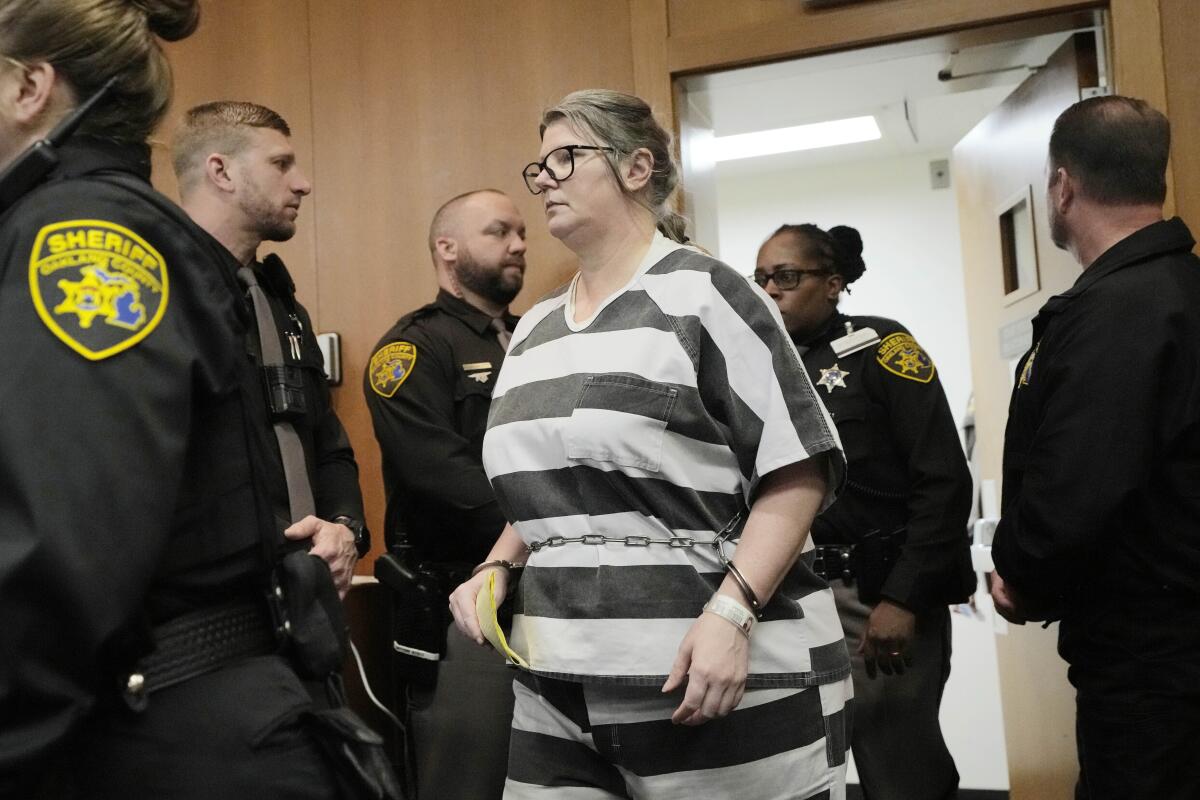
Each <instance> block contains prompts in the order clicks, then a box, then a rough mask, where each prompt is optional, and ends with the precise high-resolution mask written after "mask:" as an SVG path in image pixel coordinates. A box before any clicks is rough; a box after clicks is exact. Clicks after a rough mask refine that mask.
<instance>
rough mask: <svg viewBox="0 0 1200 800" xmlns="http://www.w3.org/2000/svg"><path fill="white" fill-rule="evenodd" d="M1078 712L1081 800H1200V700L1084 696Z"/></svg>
mask: <svg viewBox="0 0 1200 800" xmlns="http://www.w3.org/2000/svg"><path fill="white" fill-rule="evenodd" d="M1194 633H1195V632H1194V631H1193V632H1192V634H1191V635H1194ZM1075 706H1076V718H1075V738H1076V743H1077V744H1078V746H1079V784H1078V785H1077V786H1076V788H1075V797H1076V800H1110V798H1111V800H1117V798H1120V800H1143V799H1144V800H1196V798H1200V695H1194V696H1191V697H1178V696H1170V695H1163V694H1157V693H1150V692H1146V691H1144V690H1138V689H1133V688H1131V689H1128V690H1125V691H1122V692H1088V691H1085V690H1080V691H1079V692H1078V694H1077V695H1076V701H1075Z"/></svg>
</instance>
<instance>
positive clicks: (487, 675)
mask: <svg viewBox="0 0 1200 800" xmlns="http://www.w3.org/2000/svg"><path fill="white" fill-rule="evenodd" d="M450 627H451V628H453V624H452V625H451V626H450ZM512 682H513V669H512V668H510V667H507V666H505V663H504V657H503V656H501V655H499V654H498V653H496V651H495V650H492V649H491V648H483V647H480V646H479V645H477V644H475V643H474V642H472V641H470V640H469V639H467V638H466V637H464V636H463V635H462V634H460V633H459V632H458V631H457V630H449V631H447V633H446V655H445V656H443V658H442V661H441V662H440V663H439V664H438V671H437V684H436V686H435V687H434V688H433V689H431V690H428V691H424V690H410V691H411V699H410V705H409V726H410V730H411V731H412V736H413V744H414V750H415V758H416V773H417V781H416V785H417V800H466V798H470V800H492V798H495V799H496V800H499V798H500V796H501V794H502V793H503V792H504V776H505V775H506V774H507V773H508V739H509V735H510V731H511V728H512V715H513V689H512Z"/></svg>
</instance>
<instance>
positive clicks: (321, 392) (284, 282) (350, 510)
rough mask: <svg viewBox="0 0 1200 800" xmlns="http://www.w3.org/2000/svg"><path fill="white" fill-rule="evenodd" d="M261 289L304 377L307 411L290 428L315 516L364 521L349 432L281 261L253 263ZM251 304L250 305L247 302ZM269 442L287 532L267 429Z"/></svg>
mask: <svg viewBox="0 0 1200 800" xmlns="http://www.w3.org/2000/svg"><path fill="white" fill-rule="evenodd" d="M253 266H254V270H255V273H256V274H257V275H258V281H259V285H260V286H261V287H262V289H263V293H264V294H265V295H266V296H267V300H268V301H270V304H271V315H272V316H273V317H274V319H275V325H276V328H277V329H278V333H279V342H280V347H281V349H282V351H283V363H284V364H285V365H286V366H289V367H298V368H299V369H300V370H301V372H302V373H303V375H304V398H305V405H306V407H307V410H306V412H305V414H304V416H303V417H302V418H299V419H293V420H292V425H293V427H294V428H295V429H296V434H297V435H298V436H299V437H300V442H301V444H302V445H303V447H304V457H305V462H306V464H307V466H308V475H309V481H310V483H311V485H312V490H313V500H314V501H315V504H316V509H317V516H318V517H320V518H321V519H325V520H329V519H333V518H334V517H336V516H340V515H345V516H347V517H351V518H353V519H355V520H358V521H360V522H361V521H363V503H362V493H361V491H360V489H359V485H358V465H357V464H356V463H355V461H354V450H353V449H352V448H351V446H350V439H349V437H348V436H347V435H346V430H345V428H343V427H342V423H341V422H340V421H339V420H338V417H337V414H336V413H334V410H333V404H332V401H331V398H330V392H329V383H328V381H327V380H326V378H325V370H324V361H323V357H322V355H321V348H320V346H319V345H318V344H317V337H316V334H315V333H314V331H313V325H312V320H311V319H310V318H309V315H308V311H307V310H306V309H305V308H304V306H302V305H301V304H300V303H298V302H296V297H295V293H296V286H295V284H294V283H293V282H292V278H291V276H290V275H289V274H288V271H287V268H286V267H285V266H284V265H283V262H282V261H281V260H280V259H279V258H278V257H277V256H267V257H266V258H265V259H264V260H263V262H262V263H255V264H254V265H253ZM247 303H249V300H247ZM249 344H250V347H249V349H250V350H251V351H252V352H253V353H254V354H257V351H258V347H257V344H258V334H257V329H256V330H255V332H254V333H253V334H252V335H251V337H250V340H249ZM262 433H263V435H265V436H266V437H267V438H268V440H269V446H268V447H267V450H268V451H269V452H270V453H271V454H272V455H273V457H274V460H273V466H274V469H273V470H272V477H273V480H272V481H271V483H270V490H271V500H272V506H273V510H274V512H275V515H276V519H277V523H278V524H279V525H280V526H282V527H281V529H282V528H286V527H287V526H289V525H290V524H291V522H290V521H289V516H290V510H289V504H288V495H287V481H286V479H285V476H284V472H283V463H282V461H281V460H279V448H278V444H277V443H276V441H275V437H274V435H273V433H272V432H271V430H270V427H269V426H266V427H264V428H263V429H262Z"/></svg>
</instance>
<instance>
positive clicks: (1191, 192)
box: [1160, 0, 1200, 250]
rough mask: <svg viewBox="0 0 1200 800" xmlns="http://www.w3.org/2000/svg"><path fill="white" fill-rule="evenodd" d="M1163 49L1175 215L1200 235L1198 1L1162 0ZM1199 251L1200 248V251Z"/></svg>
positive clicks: (1199, 7) (1199, 6)
mask: <svg viewBox="0 0 1200 800" xmlns="http://www.w3.org/2000/svg"><path fill="white" fill-rule="evenodd" d="M1160 12H1161V18H1162V42H1163V44H1162V47H1163V59H1164V66H1165V70H1166V84H1167V86H1166V89H1167V110H1168V113H1169V115H1170V117H1171V137H1172V138H1171V162H1172V168H1171V172H1172V175H1173V177H1174V179H1175V185H1174V188H1175V213H1176V214H1178V215H1179V216H1181V217H1183V219H1184V221H1185V222H1187V223H1188V225H1190V226H1191V228H1192V233H1193V234H1194V235H1200V147H1197V146H1196V143H1197V142H1200V91H1197V89H1196V76H1198V75H1200V48H1197V47H1196V42H1195V33H1196V31H1197V30H1200V5H1198V4H1197V3H1196V2H1195V0H1162V6H1161V9H1160ZM1198 250H1200V248H1198Z"/></svg>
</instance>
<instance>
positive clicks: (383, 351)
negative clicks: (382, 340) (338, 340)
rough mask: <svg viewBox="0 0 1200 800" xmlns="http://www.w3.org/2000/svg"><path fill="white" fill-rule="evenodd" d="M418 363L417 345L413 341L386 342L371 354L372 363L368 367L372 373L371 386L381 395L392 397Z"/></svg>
mask: <svg viewBox="0 0 1200 800" xmlns="http://www.w3.org/2000/svg"><path fill="white" fill-rule="evenodd" d="M416 363H417V346H416V345H415V344H413V343H412V342H392V343H391V344H385V345H384V346H383V347H381V348H379V349H378V350H376V351H375V355H373V356H371V364H370V366H369V367H368V368H367V369H368V370H369V374H370V375H371V388H372V389H373V390H374V391H375V394H377V395H379V396H380V397H391V396H392V395H394V394H395V393H396V390H397V389H399V388H400V384H402V383H404V381H405V380H407V379H408V376H409V375H411V374H412V369H413V365H414V364H416Z"/></svg>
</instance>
